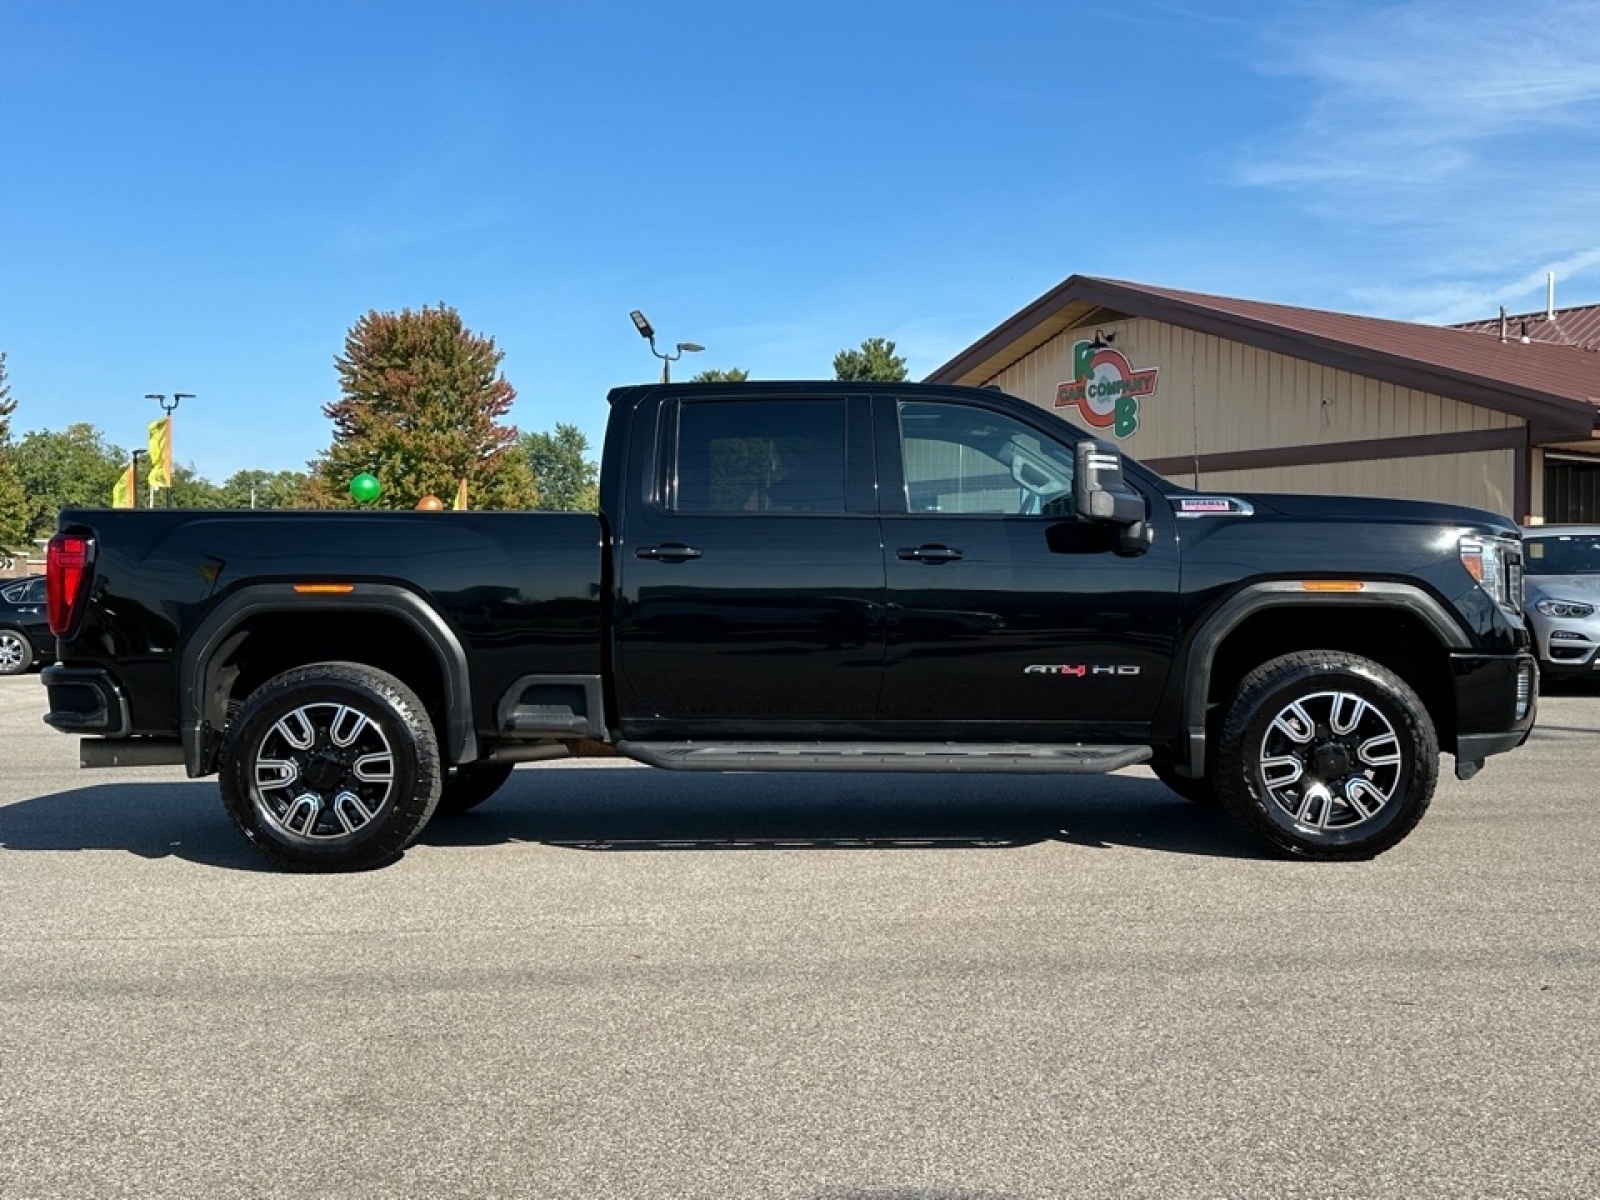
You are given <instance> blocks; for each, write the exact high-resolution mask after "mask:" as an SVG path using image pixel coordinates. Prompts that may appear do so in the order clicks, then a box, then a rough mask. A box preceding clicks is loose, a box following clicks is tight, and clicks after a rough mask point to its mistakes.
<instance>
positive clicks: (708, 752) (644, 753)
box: [617, 742, 1150, 775]
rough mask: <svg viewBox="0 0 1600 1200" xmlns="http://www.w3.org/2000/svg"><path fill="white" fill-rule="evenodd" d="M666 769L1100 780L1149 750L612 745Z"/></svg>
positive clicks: (1010, 745) (1144, 758)
mask: <svg viewBox="0 0 1600 1200" xmlns="http://www.w3.org/2000/svg"><path fill="white" fill-rule="evenodd" d="M617 749H618V750H619V751H620V752H621V753H623V754H625V755H627V756H628V757H629V758H632V759H636V760H637V761H639V762H642V763H648V764H649V765H650V766H652V767H665V768H666V769H667V770H669V771H925V772H973V773H979V772H992V773H996V774H1008V775H1104V774H1105V773H1106V772H1108V771H1116V770H1120V769H1121V768H1123V767H1131V766H1133V765H1135V764H1136V763H1142V762H1148V761H1149V760H1150V747H1149V746H1085V745H1026V744H1022V743H1016V742H994V743H956V742H618V743H617Z"/></svg>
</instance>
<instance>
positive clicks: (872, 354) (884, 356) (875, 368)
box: [833, 338, 906, 383]
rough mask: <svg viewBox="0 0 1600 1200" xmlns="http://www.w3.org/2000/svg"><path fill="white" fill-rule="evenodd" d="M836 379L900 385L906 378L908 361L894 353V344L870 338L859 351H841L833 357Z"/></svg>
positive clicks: (862, 344) (881, 339)
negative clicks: (864, 380)
mask: <svg viewBox="0 0 1600 1200" xmlns="http://www.w3.org/2000/svg"><path fill="white" fill-rule="evenodd" d="M833 377H834V378H835V379H867V380H871V381H873V382H875V383H899V382H901V381H902V380H904V379H905V377H906V360H905V359H904V358H902V357H901V356H900V355H898V354H896V353H895V352H894V343H893V342H890V341H886V340H885V339H883V338H868V339H867V340H866V341H864V342H862V343H861V349H859V350H841V351H839V353H837V354H835V355H834V356H833Z"/></svg>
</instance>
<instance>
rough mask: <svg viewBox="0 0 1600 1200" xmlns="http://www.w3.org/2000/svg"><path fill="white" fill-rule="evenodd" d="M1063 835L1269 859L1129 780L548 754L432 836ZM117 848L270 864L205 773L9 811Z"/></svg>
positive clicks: (18, 831) (818, 842) (900, 845)
mask: <svg viewBox="0 0 1600 1200" xmlns="http://www.w3.org/2000/svg"><path fill="white" fill-rule="evenodd" d="M1049 841H1058V842H1066V843H1070V844H1072V845H1076V846H1083V847H1090V848H1095V849H1106V848H1110V847H1113V846H1127V847H1137V848H1139V849H1144V850H1154V851H1160V852H1165V853H1170V854H1181V855H1203V856H1208V857H1229V858H1259V857H1262V855H1261V853H1260V852H1259V850H1258V849H1257V847H1256V846H1255V845H1254V843H1253V842H1252V841H1251V840H1250V839H1249V838H1248V837H1247V836H1246V835H1245V834H1243V833H1242V832H1241V831H1239V830H1238V829H1237V828H1236V827H1235V826H1234V825H1233V823H1232V822H1231V821H1229V820H1228V819H1227V818H1226V817H1225V816H1224V815H1223V814H1222V813H1221V812H1218V811H1215V810H1211V809H1204V808H1199V807H1197V806H1195V805H1192V804H1189V803H1187V802H1185V801H1183V800H1180V799H1178V798H1177V797H1175V796H1173V794H1172V793H1171V792H1169V791H1168V790H1167V789H1166V788H1165V787H1163V786H1162V785H1161V784H1160V783H1158V782H1156V781H1155V780H1153V779H1149V778H1144V777H1133V776H1128V777H1124V776H1093V777H1061V776H1056V777H1044V776H1010V777H1001V776H993V775H989V776H973V775H963V776H953V775H949V776H931V775H920V776H911V775H847V774H838V775H799V774H796V775H757V774H730V775H715V774H694V775H689V774H678V773H674V772H668V771H655V770H649V769H644V768H639V769H625V770H613V769H598V770H597V769H593V768H588V769H585V768H577V767H554V766H545V767H540V768H537V769H531V770H530V769H523V770H518V771H516V772H514V773H513V774H512V776H511V779H510V781H509V782H508V783H507V784H506V785H505V787H503V788H502V789H501V790H500V792H499V793H497V794H496V795H495V796H494V797H492V798H491V799H490V800H488V801H487V802H486V803H485V804H483V805H482V806H481V807H479V808H477V809H474V810H473V811H472V812H469V813H466V814H464V815H462V816H459V817H452V818H440V819H438V820H435V821H434V822H433V823H432V824H430V825H429V826H428V828H427V829H425V830H424V831H423V834H422V837H421V838H420V839H419V843H418V844H419V845H421V846H440V847H447V846H453V847H465V846H492V845H508V844H516V843H527V842H533V843H543V844H546V845H550V846H555V847H560V848H564V849H574V850H587V851H611V852H617V851H708V850H744V851H762V850H765V851H788V850H817V849H822V850H837V849H863V850H926V849H969V850H1006V849H1017V848H1020V847H1024V846H1031V845H1037V844H1039V843H1041V842H1049ZM19 850H20V851H28V850H45V851H58V852H60V851H87V850H115V851H123V852H126V853H129V854H136V855H139V856H140V857H143V858H150V859H159V858H180V859H184V860H186V861H189V862H194V863H199V864H202V865H205V866H212V867H222V868H226V869H230V870H241V871H269V870H272V869H273V868H272V867H271V866H269V865H268V864H267V863H266V862H265V861H264V860H263V859H262V858H261V857H260V856H259V855H258V854H257V853H256V852H255V851H254V850H252V849H251V848H250V846H249V845H248V844H247V843H246V842H245V840H244V839H243V838H242V837H241V836H240V835H239V833H238V832H237V831H236V830H235V829H234V827H233V825H232V823H231V822H230V821H229V820H228V818H227V815H226V814H225V813H224V812H223V811H222V803H221V801H220V800H219V799H218V797H217V789H216V785H215V783H214V782H212V781H210V780H193V781H191V780H174V781H170V782H168V781H160V782H139V783H115V784H102V785H96V786H92V787H84V788H74V789H72V790H70V791H65V792H56V793H52V794H50V795H45V796H39V797H36V798H33V799H29V800H23V801H19V802H16V803H13V804H9V805H5V806H3V807H0V851H19Z"/></svg>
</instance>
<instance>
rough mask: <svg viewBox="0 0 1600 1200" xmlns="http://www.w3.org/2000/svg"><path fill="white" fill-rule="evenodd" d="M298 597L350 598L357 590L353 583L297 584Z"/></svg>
mask: <svg viewBox="0 0 1600 1200" xmlns="http://www.w3.org/2000/svg"><path fill="white" fill-rule="evenodd" d="M294 590H295V593H296V594H297V595H301V596H348V595H349V594H350V593H351V592H353V591H355V590H356V585H355V584H353V583H297V584H295V585H294Z"/></svg>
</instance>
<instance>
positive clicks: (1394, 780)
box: [1215, 650, 1439, 859]
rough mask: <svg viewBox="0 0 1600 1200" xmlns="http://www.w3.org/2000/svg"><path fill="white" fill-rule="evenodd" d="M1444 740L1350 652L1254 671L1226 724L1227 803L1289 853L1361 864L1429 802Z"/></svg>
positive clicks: (1222, 757) (1276, 662) (1222, 788)
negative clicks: (1360, 861) (1441, 743)
mask: <svg viewBox="0 0 1600 1200" xmlns="http://www.w3.org/2000/svg"><path fill="white" fill-rule="evenodd" d="M1438 775H1439V744H1438V739H1437V737H1436V735H1435V734H1434V729H1433V722H1432V721H1431V720H1430V719H1429V717H1428V711H1427V709H1426V708H1425V707H1424V706H1423V704H1422V701H1421V700H1419V699H1418V698H1417V694H1416V693H1415V692H1414V691H1412V690H1411V688H1410V687H1409V686H1408V685H1407V684H1406V683H1405V681H1404V680H1402V679H1401V678H1400V677H1399V676H1397V675H1395V674H1394V673H1393V672H1392V671H1389V670H1387V669H1386V668H1384V667H1381V666H1379V665H1378V664H1377V663H1374V662H1370V661H1369V660H1367V659H1364V658H1361V657H1359V656H1357V655H1353V654H1345V653H1339V652H1334V651H1328V650H1308V651H1303V652H1301V653H1298V654H1288V655H1285V656H1284V657H1282V658H1276V659H1273V660H1272V661H1271V662H1268V663H1264V664H1263V665H1262V666H1260V667H1258V668H1256V669H1255V670H1254V671H1252V672H1251V673H1250V674H1249V675H1247V676H1246V677H1245V679H1244V681H1243V683H1241V684H1240V686H1239V691H1238V695H1237V698H1236V699H1235V700H1234V703H1233V706H1232V708H1231V709H1230V710H1229V712H1228V716H1227V718H1226V720H1225V721H1224V722H1223V727H1222V744H1221V746H1220V747H1219V748H1218V758H1217V773H1216V776H1215V778H1216V785H1217V796H1218V799H1219V800H1221V802H1222V804H1223V806H1224V807H1225V808H1227V809H1228V811H1229V812H1231V813H1232V814H1233V815H1234V816H1235V817H1237V818H1239V819H1240V820H1241V821H1243V822H1244V824H1245V825H1247V826H1248V827H1249V828H1250V829H1252V830H1254V831H1255V832H1256V833H1257V834H1258V835H1260V836H1261V837H1262V838H1264V839H1265V840H1266V841H1267V842H1268V844H1270V845H1271V846H1272V847H1273V848H1274V849H1276V850H1277V851H1278V852H1280V853H1282V854H1286V855H1289V856H1291V857H1296V858H1314V859H1362V858H1371V857H1372V856H1374V855H1376V854H1381V853H1383V851H1385V850H1387V849H1389V848H1390V847H1391V846H1393V845H1395V844H1396V843H1397V842H1399V841H1400V840H1401V839H1402V838H1404V837H1405V836H1406V834H1408V833H1410V832H1411V830H1412V829H1413V828H1415V827H1416V824H1417V822H1418V821H1420V820H1421V819H1422V814H1423V813H1425V812H1426V811H1427V810H1428V804H1429V802H1430V801H1431V800H1432V799H1433V789H1434V784H1435V782H1436V781H1437V779H1438Z"/></svg>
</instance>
